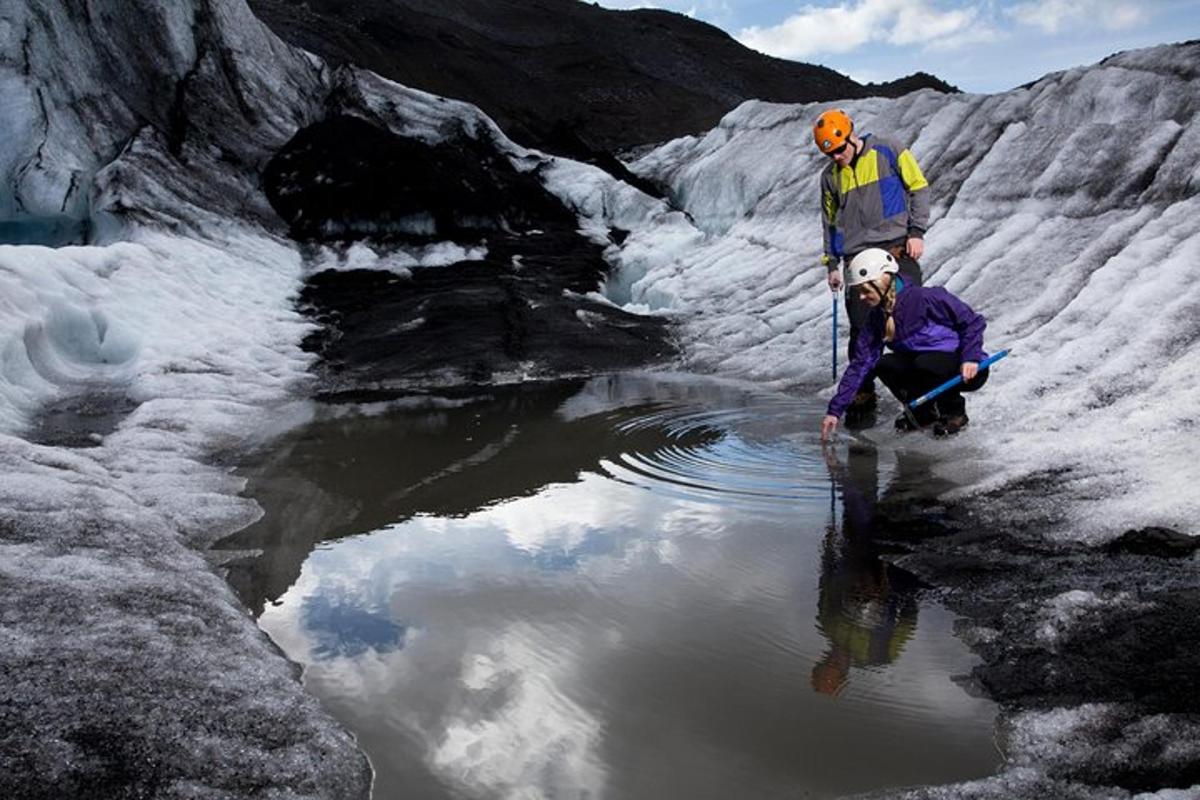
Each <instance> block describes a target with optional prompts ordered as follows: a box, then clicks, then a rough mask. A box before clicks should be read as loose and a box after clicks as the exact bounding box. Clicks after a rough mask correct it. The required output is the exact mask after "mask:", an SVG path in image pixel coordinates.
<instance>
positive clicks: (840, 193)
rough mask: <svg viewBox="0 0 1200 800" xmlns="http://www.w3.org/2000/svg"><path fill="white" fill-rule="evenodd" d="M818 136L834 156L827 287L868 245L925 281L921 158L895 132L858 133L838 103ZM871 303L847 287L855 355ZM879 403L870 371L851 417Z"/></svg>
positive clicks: (825, 199) (925, 199) (925, 188)
mask: <svg viewBox="0 0 1200 800" xmlns="http://www.w3.org/2000/svg"><path fill="white" fill-rule="evenodd" d="M813 140H814V141H815V142H816V144H817V148H818V149H819V150H820V151H821V152H822V153H824V154H825V155H827V156H829V159H830V162H829V163H828V164H827V165H826V166H825V169H823V170H822V171H821V181H820V184H821V223H822V224H821V229H822V231H823V234H824V239H825V254H824V256H823V257H822V259H821V261H822V263H824V265H825V269H826V270H827V280H828V283H829V288H830V289H831V290H833V291H835V292H836V291H837V290H838V289H839V288H840V287H841V285H842V282H843V281H842V275H841V273H840V272H839V271H838V266H839V264H840V263H841V262H843V261H844V262H845V263H847V264H849V263H850V261H851V260H852V259H853V258H854V257H855V256H856V255H858V254H859V253H861V252H862V251H864V250H866V249H867V248H871V247H874V248H879V249H881V250H886V251H888V252H890V253H891V254H892V255H893V256H894V257H895V259H896V262H897V265H898V267H899V271H900V274H901V275H903V276H904V278H905V281H906V282H907V283H908V284H909V285H910V286H920V285H921V267H920V264H919V263H918V260H919V259H920V258H921V254H922V253H923V252H924V250H925V242H924V237H925V229H926V227H928V225H929V182H928V181H926V180H925V176H924V175H923V174H922V173H921V167H920V166H919V165H918V164H917V160H916V158H914V157H913V154H912V153H911V152H910V151H909V150H908V148H907V147H905V146H903V145H902V144H900V143H899V142H897V141H895V140H893V139H890V138H887V137H884V136H878V135H873V134H869V133H868V134H864V135H863V136H862V137H859V135H858V134H857V133H856V132H855V130H854V122H853V121H852V120H851V119H850V117H849V116H847V114H846V112H844V111H842V110H840V109H836V108H835V109H830V110H828V111H826V112H824V113H823V114H821V116H819V117H818V118H817V121H816V123H815V124H814V125H813ZM867 310H868V308H867V306H866V305H864V304H863V303H862V301H861V300H860V299H859V298H858V295H857V293H856V292H847V293H846V315H847V316H848V317H849V318H850V341H849V344H848V347H847V351H848V353H849V354H850V355H851V357H853V354H854V345H855V342H856V341H857V340H858V335H859V332H860V331H861V330H862V326H863V321H864V320H865V319H866V315H867ZM875 402H876V397H875V379H874V375H868V376H867V378H866V380H865V381H864V382H863V385H862V387H861V388H860V390H859V392H858V394H857V395H856V396H855V398H854V400H853V402H852V403H851V405H850V407H849V409H848V411H847V419H846V421H847V423H848V424H849V423H851V422H852V421H855V419H856V418H857V419H861V418H862V416H863V415H869V414H870V412H872V411H873V410H874V408H875Z"/></svg>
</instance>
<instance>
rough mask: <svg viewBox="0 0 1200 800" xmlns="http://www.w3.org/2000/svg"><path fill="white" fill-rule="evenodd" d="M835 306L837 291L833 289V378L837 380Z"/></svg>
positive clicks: (836, 303) (836, 305) (836, 304)
mask: <svg viewBox="0 0 1200 800" xmlns="http://www.w3.org/2000/svg"><path fill="white" fill-rule="evenodd" d="M837 307H838V293H837V289H834V290H833V379H834V380H835V381H836V380H837Z"/></svg>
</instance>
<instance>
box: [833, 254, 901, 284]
mask: <svg viewBox="0 0 1200 800" xmlns="http://www.w3.org/2000/svg"><path fill="white" fill-rule="evenodd" d="M899 271H900V267H899V265H898V264H896V259H895V258H894V257H893V256H892V254H891V253H889V252H888V251H887V250H880V249H879V248H878V247H868V248H867V249H866V250H863V251H862V252H861V253H859V254H858V255H856V256H855V257H854V259H853V260H852V261H851V262H850V269H849V274H848V275H847V276H846V277H847V284H848V285H850V286H858V285H859V284H860V283H869V282H870V281H874V280H878V279H879V278H881V277H882V276H883V273H885V272H891V273H893V274H895V273H897V272H899Z"/></svg>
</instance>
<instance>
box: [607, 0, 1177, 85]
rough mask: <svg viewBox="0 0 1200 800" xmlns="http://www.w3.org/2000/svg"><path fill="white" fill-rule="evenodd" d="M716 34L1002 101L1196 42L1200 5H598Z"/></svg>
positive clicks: (711, 1) (1078, 0)
mask: <svg viewBox="0 0 1200 800" xmlns="http://www.w3.org/2000/svg"><path fill="white" fill-rule="evenodd" d="M600 5H602V6H604V7H606V8H613V9H623V8H646V7H654V8H663V9H667V10H670V11H677V12H680V13H683V14H687V15H689V16H692V17H695V18H696V19H700V20H703V21H705V22H708V23H711V24H713V25H716V26H717V27H719V28H722V29H723V30H725V31H727V32H728V33H729V34H730V35H731V36H733V37H734V38H735V39H737V40H738V41H740V42H741V43H742V44H744V45H746V46H747V47H750V48H753V49H755V50H758V51H760V52H763V53H766V54H768V55H772V56H777V57H779V58H787V59H791V60H794V61H804V62H808V63H813V64H822V65H824V66H827V67H831V68H833V69H835V70H837V71H838V72H841V73H844V74H846V75H849V76H850V77H851V78H854V79H855V80H857V81H860V82H864V83H866V82H876V81H886V80H892V79H894V78H899V77H902V76H904V75H909V74H911V73H913V72H917V71H924V72H929V73H932V74H934V75H936V76H938V77H939V78H941V79H943V80H945V81H948V82H949V83H952V84H954V85H955V86H957V87H959V88H960V89H963V90H964V91H968V92H999V91H1005V90H1007V89H1012V88H1014V87H1016V86H1020V85H1022V84H1025V83H1028V82H1030V81H1033V80H1036V79H1038V78H1040V77H1042V76H1043V75H1045V74H1047V73H1049V72H1056V71H1058V70H1062V69H1067V68H1070V67H1074V66H1082V65H1086V64H1092V63H1095V62H1096V61H1099V60H1101V59H1102V58H1104V57H1105V56H1108V55H1111V54H1113V53H1115V52H1118V51H1121V50H1130V49H1136V48H1140V47H1148V46H1151V45H1156V44H1164V43H1167V42H1179V41H1185V40H1188V39H1196V38H1200V0H1040V1H1039V0H833V1H831V0H815V1H813V0H810V1H808V2H806V1H805V0H601V2H600Z"/></svg>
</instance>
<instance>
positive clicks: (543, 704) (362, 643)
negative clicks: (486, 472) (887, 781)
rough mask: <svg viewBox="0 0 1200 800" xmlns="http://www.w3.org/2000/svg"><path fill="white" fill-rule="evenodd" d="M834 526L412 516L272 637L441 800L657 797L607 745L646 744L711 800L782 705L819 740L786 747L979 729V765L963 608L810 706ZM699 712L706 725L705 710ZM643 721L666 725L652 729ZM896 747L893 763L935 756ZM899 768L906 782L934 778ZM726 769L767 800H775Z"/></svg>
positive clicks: (549, 496) (610, 505)
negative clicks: (751, 729)
mask: <svg viewBox="0 0 1200 800" xmlns="http://www.w3.org/2000/svg"><path fill="white" fill-rule="evenodd" d="M821 513H823V514H827V513H828V508H827V507H826V508H825V509H824V510H823V512H821ZM597 521H606V524H605V525H604V527H603V528H600V527H598V526H597V525H596V522H597ZM822 522H823V521H822V520H820V519H819V515H816V514H814V512H812V511H810V512H809V513H808V515H807V516H801V515H796V516H795V517H794V518H793V519H792V520H791V521H790V522H787V521H784V520H781V519H778V518H774V519H767V520H764V519H763V518H762V517H758V516H754V515H747V514H745V513H743V512H739V511H737V510H733V509H730V508H726V507H722V506H719V505H715V504H709V503H686V502H680V501H678V500H669V501H664V499H663V498H662V497H660V496H656V495H655V494H654V493H651V492H646V491H645V490H643V489H639V488H636V487H632V486H622V487H618V486H617V485H616V484H613V483H612V482H611V481H607V480H605V479H604V478H602V477H599V476H589V477H585V478H584V479H583V480H582V481H581V482H580V483H578V484H571V485H559V486H552V487H549V488H548V489H547V490H546V491H544V492H543V493H542V494H541V495H538V496H536V497H532V498H523V499H519V500H514V501H511V502H508V503H503V504H500V505H497V506H494V507H492V508H488V509H485V510H482V511H479V512H477V513H475V514H472V515H470V516H468V517H465V518H454V519H441V518H434V517H418V518H415V519H412V520H409V521H407V522H405V523H403V524H399V525H396V526H393V527H391V528H388V529H385V530H382V531H379V532H376V533H374V534H370V535H363V536H358V537H353V538H350V539H346V540H342V541H339V542H337V543H333V544H330V545H327V546H325V547H323V548H321V549H319V550H317V551H315V552H314V553H313V554H312V555H311V557H310V558H309V560H308V562H307V563H306V565H305V567H304V570H303V573H302V575H301V578H300V580H299V581H298V583H297V584H296V585H295V586H294V587H293V588H292V590H291V591H290V592H289V593H288V594H287V595H286V596H285V597H284V598H282V600H281V602H280V604H279V605H277V606H276V607H274V608H271V609H269V610H268V611H267V613H266V614H265V615H264V617H263V626H264V628H266V629H267V630H268V631H269V632H270V633H271V634H272V636H273V637H274V638H276V640H277V641H279V642H280V643H281V645H282V646H284V648H285V650H287V651H288V652H292V653H297V652H299V653H305V652H306V653H308V657H307V659H305V660H307V661H308V662H309V664H308V670H307V672H306V681H307V682H308V684H309V685H310V688H312V689H313V690H314V691H315V692H316V693H317V694H318V695H319V696H322V697H323V698H329V697H332V698H335V699H334V700H332V704H333V706H334V707H335V709H336V708H342V709H343V713H342V714H339V716H343V718H346V717H349V718H351V719H353V720H357V721H358V722H357V723H356V724H355V725H353V726H352V727H361V729H363V730H364V731H366V732H363V733H361V734H360V735H361V736H363V741H364V746H365V747H366V748H367V749H368V752H370V753H371V754H372V759H373V763H375V764H376V767H377V769H380V770H381V778H380V781H381V784H380V785H381V786H386V785H388V781H389V780H391V781H393V782H398V783H397V784H396V785H402V786H406V787H407V786H408V783H406V782H407V781H409V780H411V775H412V774H413V771H414V770H418V771H419V770H421V769H423V770H427V771H428V773H429V774H430V775H432V776H435V777H436V780H437V781H440V782H442V783H443V784H446V783H447V782H448V785H453V786H457V787H459V789H457V790H455V792H449V793H447V794H445V795H442V794H439V793H438V792H437V791H436V790H430V795H429V796H433V797H436V796H450V795H451V794H455V793H456V792H459V791H465V792H466V795H465V796H472V797H475V796H478V797H546V798H551V797H561V796H578V793H579V792H580V791H590V792H592V796H595V797H609V796H613V797H615V796H654V795H653V794H647V791H648V790H642V789H640V788H638V787H637V786H634V785H629V784H628V781H630V780H631V778H630V777H629V774H628V773H627V765H626V766H625V767H619V766H618V765H619V764H620V763H621V762H626V761H628V760H629V759H630V758H633V756H630V755H629V754H628V753H627V752H625V750H626V748H628V747H629V745H628V744H626V745H614V743H613V741H612V738H613V737H614V736H616V737H617V738H620V739H629V740H631V741H632V740H635V739H636V738H637V737H648V741H647V744H646V745H645V746H646V747H651V748H666V750H667V752H669V753H674V755H673V756H671V758H676V759H682V760H683V763H686V764H687V765H688V767H687V769H688V770H690V778H689V779H688V780H690V781H692V783H691V784H689V785H691V788H690V789H688V790H687V791H688V794H687V795H685V794H675V793H673V792H674V790H671V791H668V792H667V793H666V794H664V795H658V796H693V797H706V796H713V795H712V794H711V793H710V792H708V791H706V789H705V784H711V786H712V787H714V788H715V787H721V786H724V787H725V789H726V790H728V789H729V788H730V779H731V775H730V774H729V770H728V769H727V768H718V767H716V766H713V765H712V764H709V763H708V762H707V760H708V759H713V760H715V761H714V763H716V762H719V761H720V760H721V759H726V758H727V759H730V763H733V764H736V763H737V762H738V760H739V759H743V758H744V759H749V761H750V762H751V763H754V761H755V758H758V757H759V755H758V754H754V753H749V754H748V753H743V752H741V749H742V748H750V747H752V745H747V744H744V743H743V742H742V741H741V740H742V739H744V738H749V739H751V740H753V739H754V738H755V737H754V736H753V735H748V734H747V733H746V729H747V726H755V725H757V724H758V722H757V721H758V720H759V719H760V718H762V717H764V715H765V716H766V717H768V718H769V717H771V716H779V715H780V714H781V712H780V710H779V707H778V704H781V703H782V704H785V706H786V705H787V704H792V705H794V706H795V708H794V709H793V710H791V711H789V712H783V716H784V717H787V718H790V719H791V722H792V724H791V725H787V726H785V727H784V728H783V729H781V730H775V729H773V728H772V727H771V726H770V725H767V726H766V727H765V728H764V733H763V735H764V736H771V737H773V738H780V737H782V741H785V742H786V741H787V737H788V736H796V735H797V734H796V733H795V732H796V731H798V730H800V729H802V728H805V727H806V726H816V728H813V730H817V729H820V728H824V730H825V732H824V733H811V734H804V735H800V738H799V740H797V741H795V742H791V743H789V744H788V747H794V748H795V747H798V748H800V749H802V750H803V749H806V748H817V749H818V750H819V749H820V748H821V747H822V745H819V744H814V742H815V741H816V740H820V739H824V738H826V737H832V738H831V739H830V741H832V742H837V741H839V740H842V741H851V740H853V741H861V742H862V743H863V745H864V746H868V747H872V746H878V747H882V746H883V744H882V743H881V742H882V741H886V740H892V739H894V738H897V737H899V738H902V739H903V738H905V737H907V738H908V739H912V740H915V741H918V742H921V743H922V745H921V746H922V747H924V746H925V740H924V739H922V738H921V737H920V736H919V735H918V736H915V737H914V736H913V731H914V729H921V728H924V727H928V726H930V725H932V726H935V727H939V728H942V729H943V731H951V732H953V731H954V729H955V726H964V727H965V728H967V729H968V730H967V733H968V736H966V737H965V738H964V741H963V742H960V743H959V744H961V745H962V746H963V747H964V748H966V749H967V750H970V751H972V752H971V755H972V756H973V757H974V762H975V763H977V762H978V761H979V755H978V750H979V748H980V747H981V746H982V747H984V748H986V747H987V741H988V739H989V738H990V715H991V711H990V708H989V707H988V705H987V704H986V703H983V702H981V701H978V700H975V699H973V698H970V697H968V696H966V695H965V694H964V693H963V692H962V691H961V689H960V688H959V687H958V686H957V685H955V684H954V683H953V682H952V681H951V680H950V679H949V675H951V674H954V673H955V672H962V671H965V669H966V668H967V664H968V663H969V661H968V659H967V657H966V656H965V653H964V652H963V651H962V649H961V647H960V646H958V645H957V643H955V642H953V641H952V640H951V639H950V637H949V631H950V625H951V620H950V618H949V617H948V615H944V614H942V615H940V617H939V616H931V612H930V609H925V610H924V611H923V613H924V614H925V617H924V618H923V625H922V629H921V630H918V632H917V633H916V634H915V635H914V637H913V639H912V640H909V641H906V642H905V643H904V648H905V652H904V656H903V657H902V658H899V659H898V660H897V662H896V664H893V665H891V666H890V667H888V668H882V667H880V666H878V665H877V666H876V667H872V668H870V669H860V670H859V671H858V672H856V675H857V677H856V678H854V679H853V680H852V681H851V682H850V685H849V688H847V689H846V690H845V691H844V692H842V693H841V694H840V695H839V697H838V699H837V701H836V702H837V704H838V705H835V706H830V705H828V704H826V705H825V706H824V707H822V706H810V705H809V704H810V703H811V702H812V700H811V698H812V697H816V695H814V694H813V693H812V689H811V687H810V686H809V685H808V684H809V672H810V671H811V669H812V668H813V665H814V664H815V663H816V662H817V661H818V660H819V659H820V658H821V656H822V653H823V651H825V650H826V649H827V645H828V642H827V641H826V640H825V638H824V637H823V636H822V634H821V631H820V629H819V627H818V625H817V624H815V621H816V618H817V612H816V609H815V607H814V604H815V600H816V595H817V591H816V588H815V586H814V585H813V582H814V581H815V580H816V578H817V576H818V573H819V563H820V554H819V546H818V544H819V539H820V537H819V535H817V536H814V535H813V534H812V533H811V531H813V530H817V531H821V530H823V528H822ZM798 573H799V574H798ZM313 609H322V610H329V609H335V610H336V615H340V617H341V618H342V619H344V620H347V621H349V622H350V630H349V631H348V632H346V631H342V632H340V633H338V634H333V635H331V633H330V630H329V629H328V628H329V626H336V625H337V624H338V623H337V620H336V619H335V615H334V614H333V613H328V611H326V613H321V614H315V615H314V613H313ZM409 626H411V627H409ZM922 630H923V631H924V635H922ZM339 636H340V637H341V638H339ZM399 647H403V649H402V650H397V649H396V648H399ZM659 663H661V664H662V666H661V667H659V666H655V665H656V664H659ZM689 672H692V673H695V674H692V675H689V674H688V673H689ZM709 672H711V676H710V677H706V676H705V674H706V673H709ZM675 693H679V696H678V697H675V696H673V695H674V694H675ZM722 695H724V697H723V698H722ZM699 698H705V699H704V700H703V701H702V705H708V706H711V711H705V710H698V709H697V708H696V703H697V702H698V701H699ZM717 698H720V699H717ZM327 702H330V701H329V700H327ZM625 706H628V707H625ZM726 706H728V707H726ZM631 709H635V710H631ZM644 715H652V716H654V717H656V718H657V720H656V721H654V722H652V723H650V724H649V725H648V726H647V723H646V720H645V719H644ZM718 717H719V718H720V721H718V720H717V718H718ZM364 719H371V720H373V721H371V722H363V720H364ZM727 725H728V726H729V729H728V730H725V728H726V726H727ZM863 727H869V728H871V729H873V730H872V731H871V732H864V731H863V730H862V728H863ZM373 728H374V731H375V732H374V733H370V731H371V730H372V729H373ZM676 728H681V730H676ZM957 736H958V734H957V733H955V734H954V736H952V737H950V738H956V737H957ZM944 739H945V737H944V736H943V741H942V742H941V744H942V745H946V742H945V741H944ZM397 740H404V741H410V742H411V741H413V740H415V741H417V742H418V743H419V744H418V745H417V746H415V748H414V755H413V756H412V758H413V759H414V763H408V762H406V761H404V760H403V759H400V760H398V761H397V760H396V759H399V756H398V755H397V754H396V750H395V748H396V744H395V742H396V741H397ZM967 740H969V742H970V744H969V746H968V745H967V744H966V742H967ZM981 743H982V744H981ZM781 747H782V746H781V745H768V746H767V749H768V750H770V751H771V752H769V753H768V754H767V755H766V756H762V758H763V759H765V761H766V762H767V763H766V767H763V765H761V764H760V765H758V766H755V767H754V772H755V773H756V774H757V773H758V772H759V771H763V775H765V776H768V777H769V776H770V775H772V774H773V773H772V770H776V771H778V770H786V769H787V767H785V766H783V765H781V764H779V763H775V760H779V761H781V762H786V759H787V758H788V757H787V756H786V754H783V753H781V752H776V751H778V750H779V749H780V748H781ZM824 747H826V748H828V747H829V745H824ZM890 747H891V748H892V750H894V751H897V752H898V753H901V754H903V755H900V756H897V759H898V760H903V759H904V758H910V759H913V760H914V761H925V762H927V761H928V758H927V757H921V758H919V759H918V757H917V756H915V755H913V753H912V750H913V747H912V746H905V745H896V744H892V745H890ZM933 747H934V751H935V752H939V753H940V754H939V755H938V756H937V758H938V759H939V760H944V759H946V758H947V757H948V756H947V755H946V754H945V753H944V752H940V751H939V750H938V745H937V744H935V745H933ZM614 749H616V750H618V751H620V752H619V753H616V754H614V753H613V752H611V751H612V750H614ZM634 749H637V748H636V747H635V748H634ZM942 749H943V750H944V747H943V748H942ZM705 753H708V755H707V756H705V755H703V754H705ZM695 760H699V761H701V762H704V763H696V761H695ZM824 760H825V757H816V756H814V758H813V763H812V764H811V765H810V766H809V767H807V769H809V770H810V771H814V775H816V777H813V780H814V781H816V782H817V783H818V784H821V782H822V781H828V782H831V784H833V785H836V784H837V781H836V780H834V779H832V778H829V777H828V776H825V777H821V776H820V775H818V774H817V773H820V771H821V769H823V768H824V767H822V766H821V762H822V761H824ZM833 760H834V761H837V758H834V759H833ZM967 760H968V762H970V761H971V759H967ZM803 762H804V759H801V760H800V762H799V763H803ZM895 770H896V771H897V772H898V774H899V775H901V776H902V777H901V778H898V779H897V780H900V781H907V782H913V781H917V780H919V779H920V777H921V772H920V770H919V769H917V768H915V767H913V768H911V769H910V768H909V767H907V766H906V765H903V764H901V765H900V766H899V767H895ZM906 770H907V771H906ZM913 770H915V771H913ZM977 772H978V770H977ZM385 773H390V777H389V776H388V775H387V774H385ZM614 773H621V774H619V775H614ZM732 774H733V775H734V776H737V781H738V782H739V783H742V784H745V785H747V786H749V787H751V789H750V790H751V791H752V792H754V791H762V792H767V791H774V790H776V789H778V788H779V787H778V786H775V785H773V784H771V783H770V780H768V777H763V776H759V777H751V776H745V775H740V776H739V775H738V770H737V769H733V770H732ZM776 777H778V776H777V775H776ZM430 780H434V778H430ZM688 780H685V781H684V783H685V784H687V783H688ZM759 780H761V781H763V783H762V784H756V783H755V781H759ZM871 785H872V784H866V785H864V787H857V786H856V785H855V784H853V781H851V784H850V788H852V789H855V788H868V787H869V786H871ZM814 796H825V795H824V794H823V793H822V792H820V791H818V792H817V793H816V794H815V795H814Z"/></svg>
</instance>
